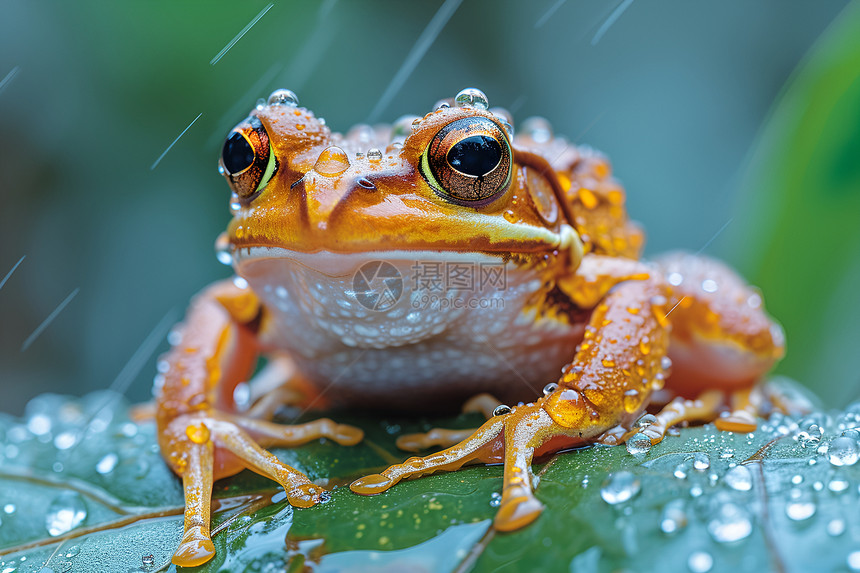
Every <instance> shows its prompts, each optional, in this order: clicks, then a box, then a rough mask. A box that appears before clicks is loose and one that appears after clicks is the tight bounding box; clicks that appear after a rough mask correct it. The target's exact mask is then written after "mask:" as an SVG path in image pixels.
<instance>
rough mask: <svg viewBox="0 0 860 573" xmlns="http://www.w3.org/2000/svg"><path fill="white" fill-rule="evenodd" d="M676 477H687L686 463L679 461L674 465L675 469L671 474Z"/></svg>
mask: <svg viewBox="0 0 860 573" xmlns="http://www.w3.org/2000/svg"><path fill="white" fill-rule="evenodd" d="M672 475H674V476H675V477H676V478H678V479H686V478H687V464H685V463H681V464H678V465H677V466H675V471H674V472H673V474H672Z"/></svg>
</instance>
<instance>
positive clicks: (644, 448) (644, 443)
mask: <svg viewBox="0 0 860 573" xmlns="http://www.w3.org/2000/svg"><path fill="white" fill-rule="evenodd" d="M650 449H651V438H649V437H648V436H646V435H645V434H643V433H642V432H639V433H638V434H634V435H633V436H631V437H630V438H629V439H628V440H627V451H628V452H630V453H631V454H633V455H634V456H637V455H642V454H647V453H648V451H649V450H650Z"/></svg>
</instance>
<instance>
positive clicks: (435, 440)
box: [396, 428, 476, 452]
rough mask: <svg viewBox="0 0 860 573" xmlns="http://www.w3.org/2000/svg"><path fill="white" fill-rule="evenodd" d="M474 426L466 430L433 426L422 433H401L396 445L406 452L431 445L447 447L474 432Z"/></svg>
mask: <svg viewBox="0 0 860 573" xmlns="http://www.w3.org/2000/svg"><path fill="white" fill-rule="evenodd" d="M475 430H476V428H471V429H468V430H446V429H445V428H433V429H432V430H430V431H429V432H426V433H423V434H403V435H402V436H400V437H399V438H397V442H396V443H397V447H398V448H400V449H401V450H405V451H407V452H418V451H421V450H426V449H428V448H432V447H443V448H449V447H451V446H453V445H454V444H459V443H460V442H462V441H463V440H465V439H466V438H468V437H469V436H471V435H472V434H473V433H474V432H475Z"/></svg>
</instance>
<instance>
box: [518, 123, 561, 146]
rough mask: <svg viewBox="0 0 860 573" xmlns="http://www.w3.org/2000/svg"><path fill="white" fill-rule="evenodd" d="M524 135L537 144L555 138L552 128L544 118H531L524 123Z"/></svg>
mask: <svg viewBox="0 0 860 573" xmlns="http://www.w3.org/2000/svg"><path fill="white" fill-rule="evenodd" d="M521 129H522V131H523V133H524V134H525V135H526V136H528V137H530V138H531V139H532V141H534V142H535V143H546V142H548V141H550V140H551V139H552V137H553V133H552V126H551V125H550V124H549V122H548V121H547V120H546V119H544V118H542V117H530V118H528V119H527V120H525V121H524V122H523V125H522V128H521Z"/></svg>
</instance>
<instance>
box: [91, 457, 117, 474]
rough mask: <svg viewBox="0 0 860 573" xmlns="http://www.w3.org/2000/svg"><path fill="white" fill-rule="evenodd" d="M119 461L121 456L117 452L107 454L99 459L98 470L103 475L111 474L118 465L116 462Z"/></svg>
mask: <svg viewBox="0 0 860 573" xmlns="http://www.w3.org/2000/svg"><path fill="white" fill-rule="evenodd" d="M118 461H119V458H118V457H117V455H116V454H114V453H109V454H105V456H104V457H103V458H102V459H100V460H99V463H97V464H96V471H97V472H99V473H100V474H102V475H105V474H109V473H111V472H112V471H113V469H114V468H115V467H116V463H117V462H118Z"/></svg>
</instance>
